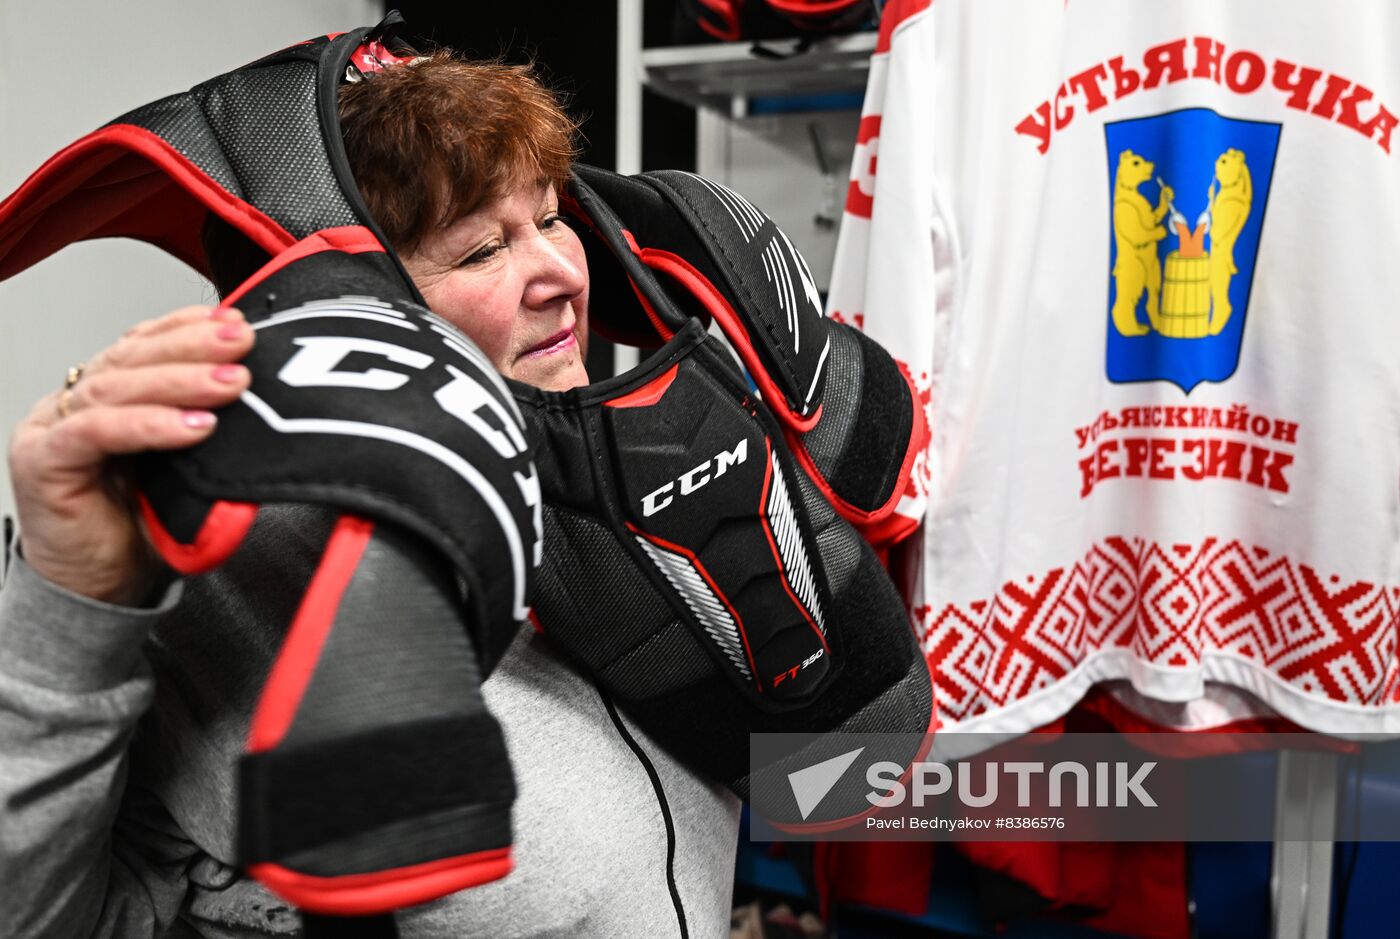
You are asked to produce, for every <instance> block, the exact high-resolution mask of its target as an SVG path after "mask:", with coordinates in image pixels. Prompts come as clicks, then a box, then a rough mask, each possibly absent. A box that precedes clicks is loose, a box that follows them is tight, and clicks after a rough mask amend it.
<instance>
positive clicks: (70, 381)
mask: <svg viewBox="0 0 1400 939" xmlns="http://www.w3.org/2000/svg"><path fill="white" fill-rule="evenodd" d="M86 371H87V363H86V362H79V363H78V364H77V365H70V366H68V374H67V375H65V376H64V378H63V390H64V391H68V390H69V389H71V388H72V387H73V386H74V385H76V384H77V383H78V379H80V378H82V377H83V372H86Z"/></svg>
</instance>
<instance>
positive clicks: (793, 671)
mask: <svg viewBox="0 0 1400 939" xmlns="http://www.w3.org/2000/svg"><path fill="white" fill-rule="evenodd" d="M825 651H826V650H825V649H818V650H817V651H816V652H813V653H812V654H811V655H809V656H807V658H806V659H804V660H803V662H802V664H801V665H794V666H793V667H792V668H790V669H788V670H787V671H785V672H779V673H778V677H777V678H774V679H773V687H774V688H776V687H778V685H780V684H782V683H783V682H785V681H790V680H792V679H794V678H796V677H797V673H798V672H800V671H802V670H803V669H804V668H806V667H807V666H808V665H811V664H812V663H813V662H815V661H816V660H817V659H819V658H821V657H822V653H823V652H825Z"/></svg>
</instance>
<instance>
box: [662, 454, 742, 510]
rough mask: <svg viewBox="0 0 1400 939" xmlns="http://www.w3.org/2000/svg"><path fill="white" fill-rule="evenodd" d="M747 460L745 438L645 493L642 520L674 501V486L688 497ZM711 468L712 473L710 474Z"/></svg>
mask: <svg viewBox="0 0 1400 939" xmlns="http://www.w3.org/2000/svg"><path fill="white" fill-rule="evenodd" d="M748 458H749V439H748V438H747V437H745V438H744V439H743V440H740V441H739V442H738V444H736V445H735V447H734V449H733V450H721V451H720V452H719V453H717V454H715V456H714V457H713V458H712V459H709V460H706V461H705V462H704V463H701V464H700V465H699V466H697V467H695V468H694V469H692V470H687V471H686V472H684V473H682V474H681V475H680V476H679V477H677V478H676V479H674V480H672V481H671V482H669V483H667V484H666V485H664V486H661V487H659V488H657V489H654V490H652V491H651V492H649V493H647V495H646V498H644V499H642V518H649V517H651V516H653V515H655V514H656V513H657V512H660V511H661V510H662V509H664V508H666V506H668V505H670V504H671V503H672V502H674V501H675V498H676V497H675V495H673V493H674V492H676V491H677V490H676V484H677V483H679V484H680V490H679V492H680V494H681V495H683V496H688V495H690V494H691V493H692V492H694V491H696V490H697V489H702V488H704V487H705V486H707V485H708V484H709V482H710V480H712V479H719V478H720V477H721V476H723V475H724V474H725V473H726V472H727V471H728V470H729V468H730V467H731V466H738V465H739V464H740V463H742V462H744V461H745V460H747V459H748ZM711 468H713V470H714V472H711Z"/></svg>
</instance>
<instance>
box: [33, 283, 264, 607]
mask: <svg viewBox="0 0 1400 939" xmlns="http://www.w3.org/2000/svg"><path fill="white" fill-rule="evenodd" d="M252 347H253V330H252V328H251V327H249V325H248V324H247V322H246V321H245V320H244V319H243V314H241V313H240V312H238V311H237V310H234V309H229V308H223V307H221V308H216V309H212V310H211V309H210V308H209V307H203V306H198V307H185V308H184V309H180V310H176V311H175V312H173V313H170V314H167V315H166V316H163V317H161V318H160V319H155V320H148V321H147V322H144V323H141V324H140V325H138V326H135V327H133V328H132V329H131V330H129V331H128V332H127V333H126V335H124V336H122V338H121V339H119V340H117V342H116V343H115V344H113V345H112V346H110V347H109V348H107V349H105V350H103V351H102V352H101V353H99V354H98V355H97V356H96V357H95V358H93V359H92V360H91V362H90V363H89V364H88V366H87V368H86V369H85V370H84V371H83V373H82V376H81V377H80V378H79V379H78V381H77V382H76V384H73V385H72V386H71V389H69V390H67V391H66V392H65V391H57V392H55V393H53V394H50V395H46V396H45V397H44V398H42V399H40V401H39V403H38V404H36V405H35V406H34V409H33V410H31V411H30V412H29V416H28V417H26V418H25V419H24V421H23V422H22V423H20V425H19V426H18V427H17V428H16V429H15V432H14V435H13V437H12V438H11V440H10V477H11V479H12V481H13V484H14V489H15V504H16V509H17V512H18V515H19V526H20V533H21V536H22V539H23V544H24V557H25V560H26V561H27V562H28V564H29V566H30V567H32V568H33V569H34V570H35V571H37V572H38V573H39V574H41V575H42V576H44V577H46V578H48V579H49V580H51V581H53V582H54V583H56V584H58V585H59V586H62V587H66V588H67V589H69V590H71V591H73V592H75V593H78V594H82V595H84V596H87V597H91V598H93V599H95V600H105V601H107V602H110V603H124V604H133V603H136V602H139V601H140V600H141V599H142V598H143V597H144V596H145V594H146V593H147V592H148V591H149V589H150V587H151V585H152V584H153V583H154V580H155V577H156V575H157V573H158V572H159V569H160V561H159V559H158V558H157V556H156V554H155V551H154V550H153V549H152V548H151V546H150V543H149V542H148V541H147V540H146V535H145V532H144V529H143V528H142V526H141V522H140V519H139V517H138V515H137V513H136V511H135V505H134V500H133V499H132V495H131V491H130V480H129V479H128V478H127V476H126V475H125V474H124V473H123V472H122V471H121V469H120V467H118V466H115V465H114V463H113V459H112V458H113V457H116V456H120V455H122V454H130V453H138V452H140V451H143V450H178V449H180V448H182V447H188V446H191V445H192V444H196V443H199V442H200V441H201V440H204V439H205V438H206V437H208V436H209V435H210V434H211V433H213V430H214V424H215V417H214V414H213V413H212V410H211V409H213V408H218V407H222V406H223V405H226V404H229V403H231V402H232V401H233V400H234V399H236V398H237V397H238V395H239V394H241V393H242V392H243V390H244V389H246V388H247V387H248V381H249V376H248V370H247V369H246V368H244V367H243V366H242V365H237V364H233V363H235V362H237V360H239V359H241V358H243V357H244V356H246V355H247V354H248V351H249V350H250V349H251V348H252Z"/></svg>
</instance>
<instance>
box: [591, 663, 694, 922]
mask: <svg viewBox="0 0 1400 939" xmlns="http://www.w3.org/2000/svg"><path fill="white" fill-rule="evenodd" d="M594 686H595V687H596V688H597V689H598V697H600V698H602V699H603V706H604V707H606V708H607V709H608V716H609V717H611V718H612V722H613V726H615V727H616V728H617V732H618V733H619V734H621V735H622V739H623V740H624V741H626V742H627V746H628V747H630V748H631V749H632V753H633V755H635V756H636V757H637V761H638V762H639V763H641V764H642V768H643V769H645V770H646V771H647V776H648V777H649V778H650V779H651V788H652V789H653V790H654V791H655V792H656V802H657V804H658V805H660V806H661V819H662V821H664V822H665V823H666V888H667V889H668V890H670V891H671V904H672V905H673V906H674V907H675V908H676V923H677V924H679V926H680V928H681V939H690V930H689V929H688V928H687V927H686V924H685V906H684V905H683V904H682V903H681V893H680V890H679V889H677V887H676V826H675V824H674V823H673V822H672V821H671V806H670V803H668V802H667V801H666V790H665V789H663V788H662V786H661V777H660V775H658V774H657V772H656V767H655V766H654V765H652V762H651V760H650V758H648V757H647V755H646V752H645V751H644V750H643V749H642V748H641V745H640V744H638V743H637V741H636V740H635V739H633V737H632V734H631V733H629V732H628V730H627V725H626V724H624V723H622V718H621V717H620V716H619V715H618V713H617V708H615V707H613V703H612V698H610V697H609V696H608V693H607V692H606V691H604V690H603V686H602V685H599V684H597V683H596V682H595V683H594Z"/></svg>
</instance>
